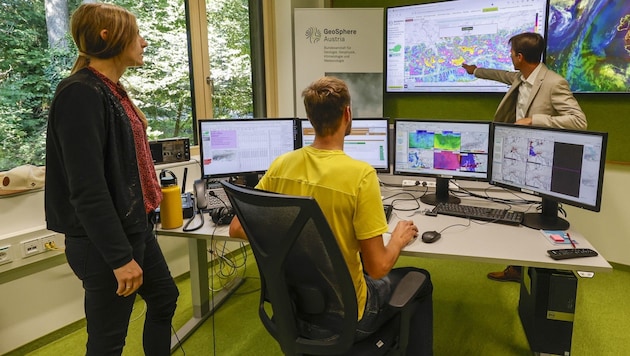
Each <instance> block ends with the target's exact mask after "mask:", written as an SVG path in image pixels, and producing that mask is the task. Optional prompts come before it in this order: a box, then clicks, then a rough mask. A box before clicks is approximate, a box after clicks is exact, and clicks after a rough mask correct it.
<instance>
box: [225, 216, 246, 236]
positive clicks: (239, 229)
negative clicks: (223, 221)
mask: <svg viewBox="0 0 630 356" xmlns="http://www.w3.org/2000/svg"><path fill="white" fill-rule="evenodd" d="M229 235H230V237H234V238H237V239H243V240H247V235H245V230H243V226H242V225H241V222H240V221H239V220H238V217H236V216H235V217H233V218H232V222H230V232H229Z"/></svg>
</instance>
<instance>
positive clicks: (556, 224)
mask: <svg viewBox="0 0 630 356" xmlns="http://www.w3.org/2000/svg"><path fill="white" fill-rule="evenodd" d="M521 225H523V226H527V227H530V228H532V229H543V230H568V229H569V222H568V221H566V220H565V219H563V218H561V217H559V216H558V202H557V201H555V200H552V199H547V198H543V199H542V212H540V213H525V216H524V217H523V222H522V223H521Z"/></svg>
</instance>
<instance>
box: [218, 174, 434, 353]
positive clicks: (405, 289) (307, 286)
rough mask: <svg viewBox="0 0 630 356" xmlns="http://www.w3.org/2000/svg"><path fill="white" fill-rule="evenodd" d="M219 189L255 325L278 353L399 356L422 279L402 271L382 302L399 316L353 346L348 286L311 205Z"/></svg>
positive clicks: (353, 302) (329, 235) (353, 306)
mask: <svg viewBox="0 0 630 356" xmlns="http://www.w3.org/2000/svg"><path fill="white" fill-rule="evenodd" d="M222 184H223V186H224V188H225V192H226V193H227V196H228V198H229V199H230V202H231V203H232V207H233V208H234V211H235V213H236V216H237V217H238V219H239V221H240V222H241V225H242V226H243V229H244V230H245V233H246V234H247V236H248V240H249V244H250V246H251V249H252V251H253V253H254V257H255V259H256V264H257V266H258V270H259V272H260V280H261V293H260V302H259V308H258V312H259V316H260V320H261V321H262V323H263V325H264V326H265V328H266V329H267V331H268V332H269V333H270V334H271V335H272V336H273V337H274V338H275V339H276V341H277V342H278V343H279V344H280V347H281V349H282V351H283V352H284V354H285V355H304V354H308V355H342V354H348V355H383V354H404V353H405V349H406V346H407V340H408V334H409V319H410V317H411V313H412V312H413V310H412V309H413V303H409V301H411V300H412V298H413V297H414V296H415V295H416V294H417V292H418V291H419V290H420V288H421V286H422V284H423V283H424V281H425V276H424V274H422V273H420V272H410V273H408V274H407V275H406V276H405V277H404V278H403V280H402V281H401V282H400V284H399V285H398V287H397V288H396V290H395V292H394V294H393V296H392V298H391V300H390V301H389V303H390V305H391V306H392V307H393V308H396V310H400V313H396V316H395V317H393V318H392V319H391V320H390V321H389V322H387V323H386V324H385V325H383V327H381V329H380V330H379V331H377V332H376V333H374V334H372V335H371V336H370V337H368V338H367V339H364V340H360V341H358V342H355V330H356V328H357V318H358V310H357V309H358V307H357V299H356V294H355V290H354V286H353V283H352V279H351V277H350V273H349V272H348V268H347V265H346V263H345V260H344V258H343V255H342V253H341V250H340V249H339V246H338V245H337V241H336V239H335V237H334V235H333V232H332V230H331V229H330V226H329V225H328V222H327V221H326V218H325V217H324V214H323V213H322V211H321V209H320V208H319V205H318V204H317V202H316V201H315V199H313V198H312V197H302V196H290V195H283V194H277V193H271V192H265V191H261V190H256V189H251V188H244V187H241V186H237V185H234V184H231V183H227V182H222ZM306 329H308V330H310V333H309V335H310V338H308V337H306V336H305V333H304V331H305V330H306ZM315 331H317V332H318V334H317V338H314V337H313V333H314V332H315Z"/></svg>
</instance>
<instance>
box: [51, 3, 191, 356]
mask: <svg viewBox="0 0 630 356" xmlns="http://www.w3.org/2000/svg"><path fill="white" fill-rule="evenodd" d="M71 27H72V37H73V39H74V42H75V44H76V46H77V48H78V51H79V57H78V59H77V61H76V62H75V64H74V67H73V68H72V73H71V75H70V76H69V77H68V78H66V79H64V80H63V81H62V82H61V83H60V84H59V86H58V87H57V91H56V93H55V97H54V99H53V102H52V105H51V108H50V114H49V118H48V133H47V138H46V203H45V209H46V221H47V226H48V228H49V229H50V230H53V231H57V232H59V233H63V234H65V237H66V238H65V244H66V258H67V259H68V264H69V265H70V267H71V268H72V270H73V271H74V273H75V274H76V275H77V277H78V278H79V279H80V280H81V281H82V282H83V288H84V290H85V315H86V319H87V332H88V341H87V352H86V354H87V355H120V354H121V353H122V349H123V347H124V345H125V337H126V335H127V328H128V326H129V317H130V315H131V311H132V308H133V304H134V300H135V296H136V294H140V296H141V297H142V298H143V299H144V301H145V302H146V304H147V312H146V320H145V323H144V334H143V345H144V352H145V354H146V355H151V356H154V355H155V356H159V355H169V354H170V335H171V333H170V332H171V320H172V318H173V314H174V313H175V308H176V303H177V297H178V296H179V292H178V290H177V286H176V285H175V282H174V281H173V278H172V277H171V273H170V271H169V269H168V266H167V264H166V261H165V259H164V255H163V254H162V251H161V250H160V247H159V245H158V243H157V240H156V238H155V234H154V232H153V227H154V223H155V213H154V211H155V209H156V208H157V207H158V206H159V204H160V201H161V199H162V194H161V191H160V186H159V183H158V181H157V176H156V173H155V168H154V166H153V160H152V158H151V151H150V149H149V144H148V140H147V136H146V129H147V120H146V117H145V116H144V114H143V113H142V112H141V111H140V109H138V107H136V105H134V104H133V102H132V101H131V99H130V98H129V96H128V95H127V93H126V91H125V89H124V88H123V86H122V85H121V84H120V82H119V80H120V77H121V76H122V75H123V73H124V72H125V70H126V69H127V68H128V67H133V66H141V65H142V64H143V63H144V61H143V52H144V48H145V47H146V46H147V42H146V41H145V40H144V38H142V36H140V34H139V30H138V25H137V23H136V18H135V16H134V15H133V14H132V13H130V12H129V11H127V10H125V9H123V8H121V7H119V6H116V5H111V4H101V3H86V4H83V5H81V6H80V7H79V8H78V9H77V10H76V11H75V12H74V14H73V15H72V21H71Z"/></svg>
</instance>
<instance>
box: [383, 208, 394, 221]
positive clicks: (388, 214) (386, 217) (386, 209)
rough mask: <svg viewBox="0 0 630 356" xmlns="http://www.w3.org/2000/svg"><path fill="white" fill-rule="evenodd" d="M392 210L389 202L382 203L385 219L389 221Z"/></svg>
mask: <svg viewBox="0 0 630 356" xmlns="http://www.w3.org/2000/svg"><path fill="white" fill-rule="evenodd" d="M393 210H394V206H392V205H391V204H383V211H384V212H385V219H386V220H387V222H389V218H391V217H392V211H393Z"/></svg>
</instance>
